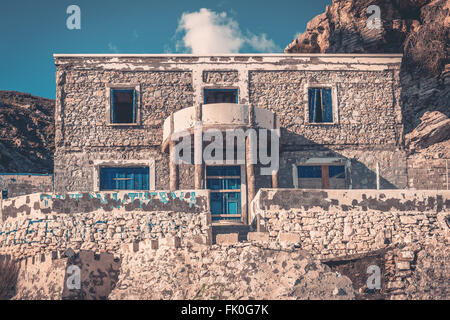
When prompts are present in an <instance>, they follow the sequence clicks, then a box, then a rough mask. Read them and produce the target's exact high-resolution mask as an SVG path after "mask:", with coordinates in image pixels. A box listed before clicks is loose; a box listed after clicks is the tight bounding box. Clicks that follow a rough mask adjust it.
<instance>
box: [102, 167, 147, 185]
mask: <svg viewBox="0 0 450 320" xmlns="http://www.w3.org/2000/svg"><path fill="white" fill-rule="evenodd" d="M148 181H149V168H148V167H139V168H131V167H130V168H111V167H105V168H100V190H148V189H149V186H148Z"/></svg>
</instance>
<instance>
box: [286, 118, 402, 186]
mask: <svg viewBox="0 0 450 320" xmlns="http://www.w3.org/2000/svg"><path fill="white" fill-rule="evenodd" d="M335 126H337V127H338V126H339V124H336V125H335ZM281 144H282V145H281V146H280V172H279V186H280V188H293V187H294V185H293V177H292V175H293V172H292V165H294V164H298V163H299V162H304V161H306V160H308V159H311V158H340V159H342V161H343V162H346V161H350V171H349V172H347V174H349V176H347V178H346V180H347V185H349V184H350V183H351V185H352V189H376V188H377V174H376V163H377V161H378V162H379V165H380V189H404V188H406V183H407V177H406V155H405V152H404V151H403V150H401V149H400V148H398V147H397V146H389V147H386V146H382V145H377V146H373V147H372V146H368V147H367V148H365V149H362V148H360V147H359V146H358V145H354V146H348V145H344V146H339V145H336V148H335V149H339V148H342V149H341V150H333V149H331V148H330V147H327V146H325V145H320V144H317V143H316V142H313V141H311V140H309V139H307V138H305V137H304V136H302V135H298V134H296V133H293V132H291V131H288V130H286V129H285V128H282V132H281ZM375 147H379V149H377V148H375ZM383 153H384V154H383ZM282 161H284V162H285V163H282ZM369 166H370V168H369ZM300 188H301V187H300Z"/></svg>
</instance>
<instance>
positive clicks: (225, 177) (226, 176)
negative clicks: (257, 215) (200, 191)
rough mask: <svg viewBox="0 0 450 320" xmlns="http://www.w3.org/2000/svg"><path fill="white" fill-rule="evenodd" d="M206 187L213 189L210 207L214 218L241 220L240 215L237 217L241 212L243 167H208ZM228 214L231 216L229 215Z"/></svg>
mask: <svg viewBox="0 0 450 320" xmlns="http://www.w3.org/2000/svg"><path fill="white" fill-rule="evenodd" d="M206 187H207V188H208V189H211V190H212V191H211V200H210V207H211V214H212V219H213V220H240V216H238V217H236V215H240V214H241V190H240V187H241V168H240V167H239V166H210V167H207V168H206ZM214 191H216V192H214ZM227 215H230V216H229V217H227ZM232 215H234V217H233V216H232Z"/></svg>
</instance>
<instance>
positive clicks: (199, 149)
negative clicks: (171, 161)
mask: <svg viewBox="0 0 450 320" xmlns="http://www.w3.org/2000/svg"><path fill="white" fill-rule="evenodd" d="M195 120H196V122H195V126H194V188H195V189H202V180H203V171H204V170H203V168H204V167H203V136H202V130H203V129H202V104H200V105H198V106H196V107H195Z"/></svg>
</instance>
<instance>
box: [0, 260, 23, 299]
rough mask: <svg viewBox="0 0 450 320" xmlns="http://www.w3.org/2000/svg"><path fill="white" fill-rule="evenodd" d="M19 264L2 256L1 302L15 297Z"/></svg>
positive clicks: (0, 275)
mask: <svg viewBox="0 0 450 320" xmlns="http://www.w3.org/2000/svg"><path fill="white" fill-rule="evenodd" d="M19 268H20V267H19V264H17V263H16V262H15V261H14V260H11V259H10V258H9V257H7V256H0V300H9V299H11V298H12V297H14V296H15V292H16V286H17V279H18V276H19Z"/></svg>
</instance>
